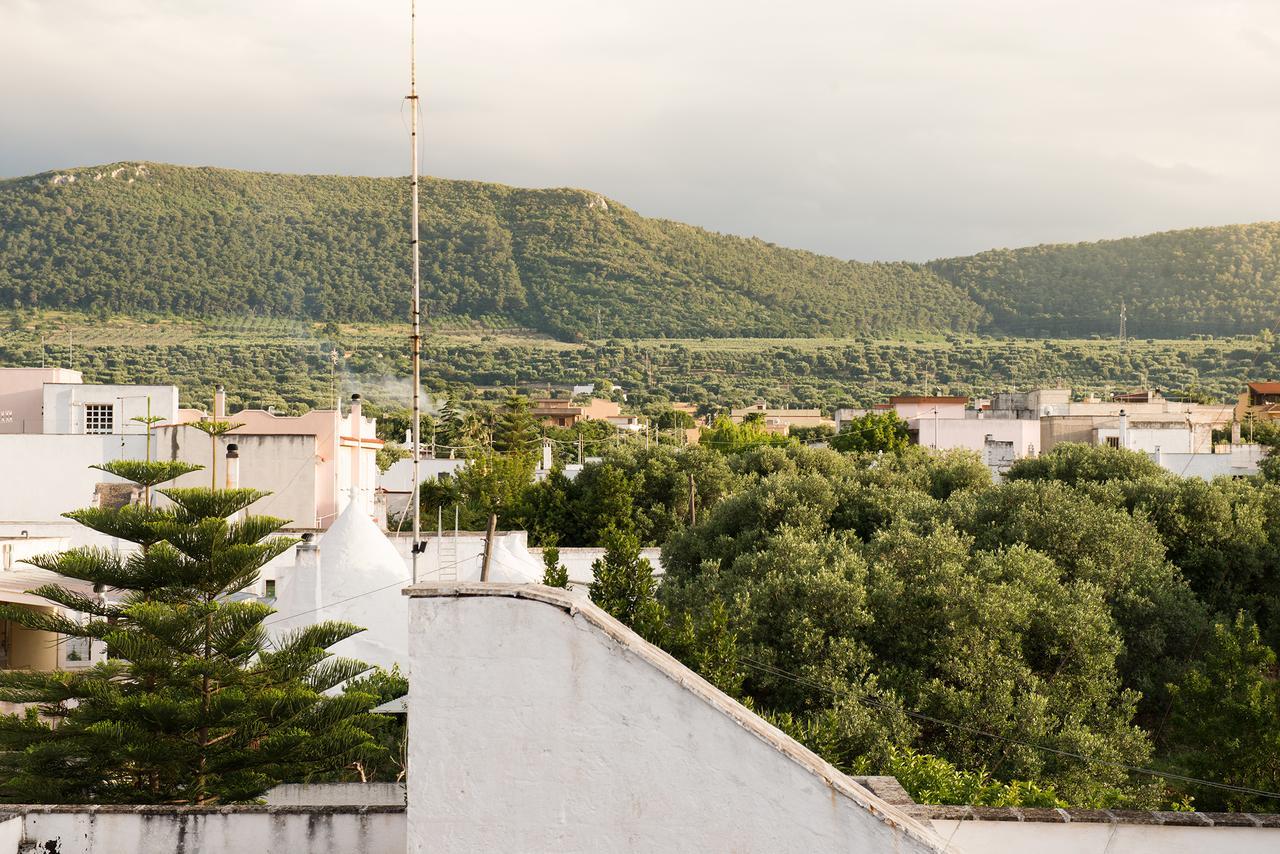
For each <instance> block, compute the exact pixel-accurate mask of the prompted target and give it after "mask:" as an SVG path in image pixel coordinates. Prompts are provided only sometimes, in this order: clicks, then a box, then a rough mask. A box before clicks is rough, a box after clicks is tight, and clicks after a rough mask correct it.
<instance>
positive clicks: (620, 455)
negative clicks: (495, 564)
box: [513, 445, 733, 546]
mask: <svg viewBox="0 0 1280 854" xmlns="http://www.w3.org/2000/svg"><path fill="white" fill-rule="evenodd" d="M732 477H733V475H732V473H731V472H730V469H729V465H728V463H727V461H726V460H725V458H724V456H723V455H721V454H719V453H716V452H714V451H709V450H707V449H706V448H703V447H701V446H690V447H681V448H674V447H672V446H669V445H666V446H654V447H650V448H644V447H634V446H621V447H618V448H616V449H613V450H611V451H609V452H608V453H607V454H606V455H605V457H604V459H603V461H602V462H600V463H599V464H593V465H588V466H586V467H585V468H584V469H583V470H582V471H581V472H580V473H579V475H578V477H577V478H575V479H574V480H572V481H570V480H568V479H567V478H565V477H564V476H563V473H562V472H561V471H559V470H552V472H551V473H550V475H549V476H548V477H547V478H545V479H544V480H542V481H541V482H540V483H537V484H534V485H533V486H531V487H529V488H528V489H527V491H526V492H525V493H524V495H523V497H522V499H521V501H520V509H519V511H518V513H517V514H516V515H515V516H514V517H513V520H514V521H515V522H517V523H518V524H519V525H521V526H522V527H524V528H525V529H526V530H528V531H529V532H530V536H531V538H532V539H533V541H534V542H543V541H544V540H545V538H546V537H547V536H548V535H553V536H555V537H556V538H557V539H558V541H559V542H560V543H564V544H571V545H576V546H592V545H599V544H601V543H602V534H603V532H604V531H606V530H609V529H611V528H612V529H616V530H620V531H630V532H632V533H634V534H635V535H636V537H637V538H638V539H639V541H640V542H641V543H642V544H644V545H646V546H653V545H659V544H660V543H662V542H663V541H664V540H665V539H666V538H667V537H668V536H669V535H670V533H671V532H672V531H674V530H676V529H678V528H680V527H682V526H684V525H687V524H688V522H689V490H690V480H691V479H692V487H693V492H694V496H695V504H696V507H697V508H707V507H710V506H712V505H714V504H715V503H716V502H717V501H719V500H720V498H721V496H723V495H724V494H725V491H726V490H727V489H728V488H729V487H730V484H731V481H732Z"/></svg>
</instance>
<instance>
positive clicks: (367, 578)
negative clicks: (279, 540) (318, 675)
mask: <svg viewBox="0 0 1280 854" xmlns="http://www.w3.org/2000/svg"><path fill="white" fill-rule="evenodd" d="M295 554H296V557H297V559H296V561H295V563H294V566H293V567H292V568H291V569H289V570H287V571H283V572H280V574H279V575H278V577H277V581H276V602H275V608H276V611H277V615H276V616H275V617H273V618H272V624H271V629H270V630H271V633H272V635H273V636H274V637H276V638H280V637H283V636H285V635H288V634H289V633H291V632H292V631H294V630H296V629H300V628H303V627H304V626H309V625H313V624H315V623H318V622H323V621H325V620H340V621H345V622H348V623H354V624H355V625H357V626H362V627H363V628H364V631H363V632H360V633H359V634H357V635H355V636H354V637H350V638H347V639H346V640H344V641H341V642H340V643H338V644H336V645H334V646H333V647H331V648H330V652H332V653H333V654H334V655H339V656H344V657H347V658H355V659H357V660H359V661H364V662H366V663H368V664H374V665H377V666H379V667H385V668H387V669H390V668H391V667H393V666H395V665H397V664H398V665H400V667H401V669H402V670H404V669H406V668H407V667H408V664H409V660H408V659H409V656H408V644H409V640H408V635H407V622H408V620H407V606H406V602H405V598H404V597H403V596H401V595H400V590H401V588H403V587H404V586H405V585H406V584H408V582H409V580H410V579H409V572H408V569H407V568H406V567H405V565H404V562H403V561H402V560H401V558H400V555H399V553H397V552H396V549H395V546H393V545H391V543H390V542H389V541H388V540H387V536H386V534H384V533H383V532H382V531H380V530H378V528H377V527H376V526H375V525H374V524H373V522H372V521H370V520H369V517H368V515H367V514H366V513H365V512H364V511H363V510H362V509H361V508H360V507H359V506H358V505H357V504H355V503H352V504H350V505H348V506H347V509H346V510H344V511H342V515H341V516H339V517H338V521H336V522H334V523H333V525H332V526H330V528H329V530H328V531H326V532H325V535H324V537H323V538H322V539H321V544H320V545H319V546H318V547H316V546H307V547H300V548H298V549H297V550H296V552H295ZM277 571H278V572H279V570H277Z"/></svg>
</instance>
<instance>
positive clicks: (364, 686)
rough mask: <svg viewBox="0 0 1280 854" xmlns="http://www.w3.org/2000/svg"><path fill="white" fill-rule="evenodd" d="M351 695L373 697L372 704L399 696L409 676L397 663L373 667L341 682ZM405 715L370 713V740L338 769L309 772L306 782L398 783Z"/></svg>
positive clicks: (403, 762) (406, 688)
mask: <svg viewBox="0 0 1280 854" xmlns="http://www.w3.org/2000/svg"><path fill="white" fill-rule="evenodd" d="M342 693H343V694H344V695H350V696H352V697H362V698H363V697H372V698H373V704H374V706H380V705H382V704H383V703H389V702H391V701H392V700H398V699H400V698H401V697H403V696H405V695H406V694H408V693H409V680H408V679H407V678H406V677H405V676H404V674H402V673H401V672H400V667H399V665H395V666H393V667H392V668H391V669H390V670H384V669H382V668H381V667H375V668H373V669H372V670H370V671H368V672H366V673H364V674H363V675H361V676H357V677H356V678H355V679H352V680H350V681H348V682H347V683H346V684H344V685H343V686H342ZM406 723H407V719H406V716H404V715H383V714H377V715H369V716H368V717H367V718H365V729H367V730H368V731H369V733H370V735H371V736H372V740H371V741H369V742H368V743H366V744H365V745H363V746H362V747H361V748H360V749H359V750H358V751H357V752H356V754H355V756H354V757H353V758H352V759H351V761H350V762H349V763H348V764H347V765H346V766H344V767H343V768H342V769H341V770H338V771H325V772H321V773H313V774H310V775H308V777H307V779H306V780H305V782H308V783H399V782H402V781H403V780H404V777H405V773H406V770H407V762H408V734H407V731H406V726H405V724H406Z"/></svg>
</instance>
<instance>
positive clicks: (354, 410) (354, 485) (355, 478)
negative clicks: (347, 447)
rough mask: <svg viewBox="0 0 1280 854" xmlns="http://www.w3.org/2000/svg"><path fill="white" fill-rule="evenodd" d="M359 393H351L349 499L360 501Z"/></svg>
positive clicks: (360, 438)
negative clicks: (352, 447) (352, 443)
mask: <svg viewBox="0 0 1280 854" xmlns="http://www.w3.org/2000/svg"><path fill="white" fill-rule="evenodd" d="M362 409H363V407H362V406H361V405H360V395H358V394H353V395H351V435H352V436H353V437H354V438H355V440H356V448H355V454H354V455H353V456H352V457H351V500H352V501H362V500H363V498H362V496H361V494H360V452H361V451H362V450H363V448H361V444H362V441H361V440H362V439H363V437H362V436H361V435H360V413H361V410H362Z"/></svg>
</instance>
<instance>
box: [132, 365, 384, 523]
mask: <svg viewBox="0 0 1280 854" xmlns="http://www.w3.org/2000/svg"><path fill="white" fill-rule="evenodd" d="M362 409H363V407H362V405H361V400H360V395H358V394H356V395H352V396H351V406H350V408H349V409H348V411H347V412H346V413H345V414H344V413H342V412H340V411H334V410H332V409H314V410H312V411H310V412H307V413H304V414H302V415H276V414H275V413H274V412H267V411H265V410H262V409H242V410H240V411H239V412H234V413H231V414H227V413H226V404H225V395H224V394H223V393H222V391H221V390H219V391H218V393H217V395H215V398H214V416H213V417H214V418H215V419H216V420H219V421H230V422H232V423H234V424H239V425H241V426H240V427H238V428H237V429H235V430H233V431H232V432H230V433H228V434H226V435H224V436H220V437H218V438H217V439H216V440H213V441H211V440H210V438H209V437H208V436H206V435H205V434H204V433H201V432H200V431H198V430H196V429H194V428H192V427H191V425H190V424H189V423H177V424H162V425H159V426H158V427H157V428H156V430H155V431H154V432H155V439H154V448H155V454H156V457H157V459H173V460H185V461H186V462H190V463H195V464H197V465H202V466H204V467H205V469H204V471H199V472H195V473H193V474H189V475H185V476H184V477H181V478H179V479H178V480H177V481H175V483H176V485H178V486H207V485H208V484H209V483H210V478H211V472H210V466H211V463H212V461H213V458H214V455H215V453H216V457H217V467H218V480H219V485H222V484H224V483H225V482H226V478H227V476H228V473H229V467H228V466H227V464H226V462H225V460H226V456H227V451H228V448H230V447H231V446H232V445H234V446H236V453H237V454H238V459H239V463H238V469H239V478H238V481H239V482H238V485H239V486H243V487H250V488H253V489H261V490H263V491H266V492H270V493H271V495H268V496H267V497H266V498H263V499H262V500H261V501H259V502H258V503H256V504H254V505H253V512H255V513H260V514H265V515H269V516H277V517H279V518H282V519H286V520H288V521H289V527H290V528H327V527H329V525H330V524H332V523H333V521H334V520H335V519H336V518H337V517H338V515H339V514H340V513H342V511H343V510H345V509H346V507H347V505H348V504H350V503H351V502H352V501H353V500H358V501H360V502H361V503H362V504H363V506H364V507H365V508H367V509H368V511H369V512H370V514H371V515H376V513H375V506H376V501H375V496H376V493H377V487H378V483H377V478H378V466H377V454H378V449H379V448H381V447H382V444H383V442H382V440H381V439H379V438H378V437H377V429H378V422H377V419H375V418H365V417H364V415H363V412H362ZM199 414H200V415H203V413H199ZM195 420H199V419H195Z"/></svg>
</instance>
